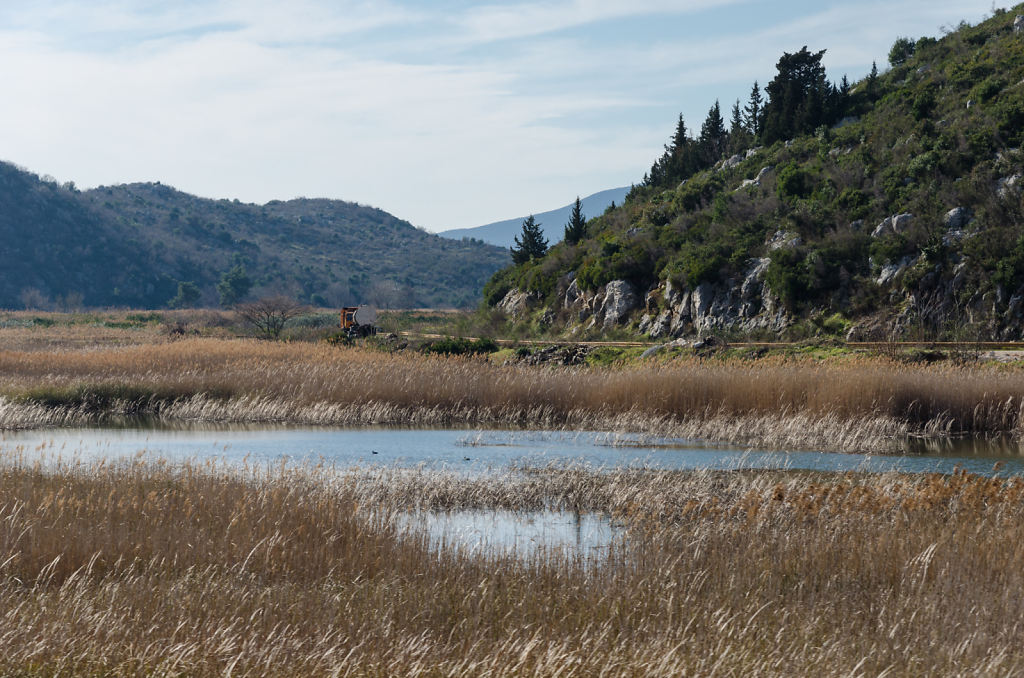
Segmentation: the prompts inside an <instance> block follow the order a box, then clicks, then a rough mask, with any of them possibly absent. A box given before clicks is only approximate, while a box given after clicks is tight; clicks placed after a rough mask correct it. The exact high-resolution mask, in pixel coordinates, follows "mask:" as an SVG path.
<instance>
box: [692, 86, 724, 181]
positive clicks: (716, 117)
mask: <svg viewBox="0 0 1024 678" xmlns="http://www.w3.org/2000/svg"><path fill="white" fill-rule="evenodd" d="M728 136H729V135H728V132H727V131H726V129H725V120H723V119H722V108H721V106H720V105H719V103H718V101H715V105H714V106H712V107H711V110H709V111H708V117H707V118H706V119H705V120H704V124H703V125H702V126H701V128H700V139H699V141H698V142H697V143H698V144H699V146H700V155H701V160H702V161H703V164H704V166H705V167H709V166H711V165H713V164H715V163H716V162H718V159H719V158H721V157H722V153H723V152H724V151H725V144H726V141H727V140H728Z"/></svg>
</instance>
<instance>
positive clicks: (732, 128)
mask: <svg viewBox="0 0 1024 678" xmlns="http://www.w3.org/2000/svg"><path fill="white" fill-rule="evenodd" d="M748 146H750V132H748V131H747V126H746V124H745V123H744V122H743V109H742V108H741V107H740V100H739V99H737V100H736V103H735V104H733V106H732V118H731V119H730V121H729V152H730V153H738V152H740V151H742V150H743V149H745V148H747V147H748Z"/></svg>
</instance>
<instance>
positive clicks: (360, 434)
mask: <svg viewBox="0 0 1024 678" xmlns="http://www.w3.org/2000/svg"><path fill="white" fill-rule="evenodd" d="M0 448H2V449H4V450H7V451H12V450H15V449H17V448H21V450H22V451H23V452H24V453H26V454H31V455H36V456H42V457H44V458H49V459H55V458H58V457H60V458H64V459H81V460H83V461H90V460H98V459H115V458H119V457H127V456H135V455H137V454H139V453H142V454H144V455H145V456H146V457H149V458H153V459H160V458H163V459H167V460H171V461H180V460H186V459H198V460H203V459H210V458H216V459H218V460H222V461H224V462H228V463H231V462H240V461H242V460H247V461H249V462H254V463H255V462H262V463H267V462H279V461H282V460H284V461H288V462H289V463H293V464H302V463H308V462H312V463H321V462H324V463H328V464H332V465H334V466H337V467H339V468H348V467H361V466H396V467H420V466H422V467H426V468H431V469H437V470H448V471H454V472H461V473H487V472H489V471H493V470H503V469H507V468H509V467H522V466H538V465H546V464H550V463H573V464H585V465H588V466H594V467H603V468H625V467H650V468H657V469H723V470H734V469H740V468H773V469H774V468H784V469H808V470H818V471H866V472H882V471H903V472H910V473H923V472H938V473H951V472H952V471H953V470H954V469H955V468H957V467H959V468H963V469H965V470H967V471H969V472H971V473H979V474H987V473H992V472H993V467H994V466H995V464H996V463H997V462H998V463H1000V469H999V473H1000V474H1001V475H1024V448H1022V447H1021V446H1020V445H1019V444H1017V443H1013V442H1009V441H982V440H973V439H969V440H944V441H929V442H918V443H913V444H912V445H911V453H910V454H906V455H898V456H889V455H882V456H880V455H867V454H847V453H828V452H815V451H795V450H790V451H787V450H743V449H737V448H736V447H735V446H730V445H715V444H708V443H706V442H702V441H694V440H685V439H680V438H661V437H654V436H645V435H640V434H633V433H600V432H586V431H585V432H563V431H512V430H445V429H426V430H423V429H395V428H359V429H333V428H304V427H267V426H259V427H255V426H216V425H215V426H211V425H195V426H175V427H148V428H147V427H125V428H60V429H39V430H32V431H18V432H4V433H0Z"/></svg>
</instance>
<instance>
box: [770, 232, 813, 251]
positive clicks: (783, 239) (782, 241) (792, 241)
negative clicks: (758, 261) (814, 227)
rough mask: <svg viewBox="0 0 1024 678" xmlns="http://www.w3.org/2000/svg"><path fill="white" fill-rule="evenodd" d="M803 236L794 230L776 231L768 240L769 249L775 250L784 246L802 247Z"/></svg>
mask: <svg viewBox="0 0 1024 678" xmlns="http://www.w3.org/2000/svg"><path fill="white" fill-rule="evenodd" d="M803 242H804V241H803V238H801V237H800V236H799V235H797V234H796V233H793V232H792V231H775V234H774V235H773V236H772V237H771V239H770V240H769V241H768V242H767V245H768V251H769V252H774V251H775V250H781V249H783V248H791V247H800V245H802V244H803Z"/></svg>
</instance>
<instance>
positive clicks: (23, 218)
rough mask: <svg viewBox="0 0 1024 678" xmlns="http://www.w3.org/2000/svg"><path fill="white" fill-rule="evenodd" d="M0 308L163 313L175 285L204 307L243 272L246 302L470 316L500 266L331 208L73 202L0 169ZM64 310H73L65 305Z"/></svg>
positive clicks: (112, 199) (340, 206) (369, 215)
mask: <svg viewBox="0 0 1024 678" xmlns="http://www.w3.org/2000/svg"><path fill="white" fill-rule="evenodd" d="M0 241H2V242H3V243H4V246H3V247H2V248H0V270H2V271H3V272H2V274H0V308H23V307H26V306H33V307H36V308H40V307H43V308H45V307H48V306H58V307H59V306H61V305H62V304H61V302H62V301H63V302H64V303H63V305H64V306H84V307H108V306H117V307H132V308H161V307H165V306H167V304H168V303H169V302H170V300H171V299H173V298H174V297H175V295H176V293H177V291H178V286H179V284H180V283H192V284H194V285H195V286H196V287H197V288H198V290H199V292H200V298H199V300H198V302H197V303H199V304H200V305H204V306H216V305H218V303H219V294H218V291H217V284H218V282H220V280H221V278H222V276H223V275H224V274H225V273H226V272H227V271H229V270H231V269H232V268H233V267H234V266H236V265H238V264H241V265H242V266H243V267H244V269H245V272H246V274H247V275H248V277H249V279H250V280H251V282H252V287H251V291H250V293H249V296H250V297H258V296H262V295H271V294H286V295H289V296H291V297H293V298H296V299H298V300H300V301H302V302H305V303H312V304H316V305H324V306H340V305H343V304H357V303H373V304H377V305H380V306H382V307H392V308H395V307H470V306H474V305H475V304H477V303H478V302H479V295H480V289H481V287H482V286H483V283H484V282H485V281H486V280H487V278H488V277H489V276H490V275H491V274H492V273H494V271H496V270H498V269H500V268H501V267H502V266H504V265H505V264H507V263H508V261H509V253H508V251H507V250H502V249H499V248H497V247H494V246H491V245H486V244H483V243H480V242H473V241H465V242H463V241H453V240H450V239H448V238H442V237H440V236H438V235H435V234H431V233H427V232H425V231H423V230H421V229H417V228H415V227H414V226H412V225H411V224H409V223H408V222H406V221H403V220H401V219H398V218H397V217H395V216H393V215H391V214H388V213H387V212H384V211H382V210H379V209H376V208H373V207H367V206H365V205H359V204H356V203H350V202H344V201H341V200H326V199H305V198H300V199H296V200H289V201H271V202H269V203H267V204H265V205H253V204H246V203H242V202H239V201H237V200H211V199H206V198H199V197H196V196H193V195H189V194H188V193H183V192H181V191H178V190H176V189H174V188H171V187H169V186H165V185H162V184H160V183H141V184H126V185H119V186H106V187H102V186H101V187H99V188H96V189H93V190H89V191H84V192H83V191H78V190H77V189H75V188H74V185H73V184H65V185H58V184H57V183H55V182H52V181H44V180H42V179H40V178H39V177H38V176H37V175H35V174H33V173H32V172H29V171H26V170H23V169H20V168H18V167H16V166H14V165H11V164H7V163H0ZM69 300H71V301H72V303H69Z"/></svg>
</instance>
